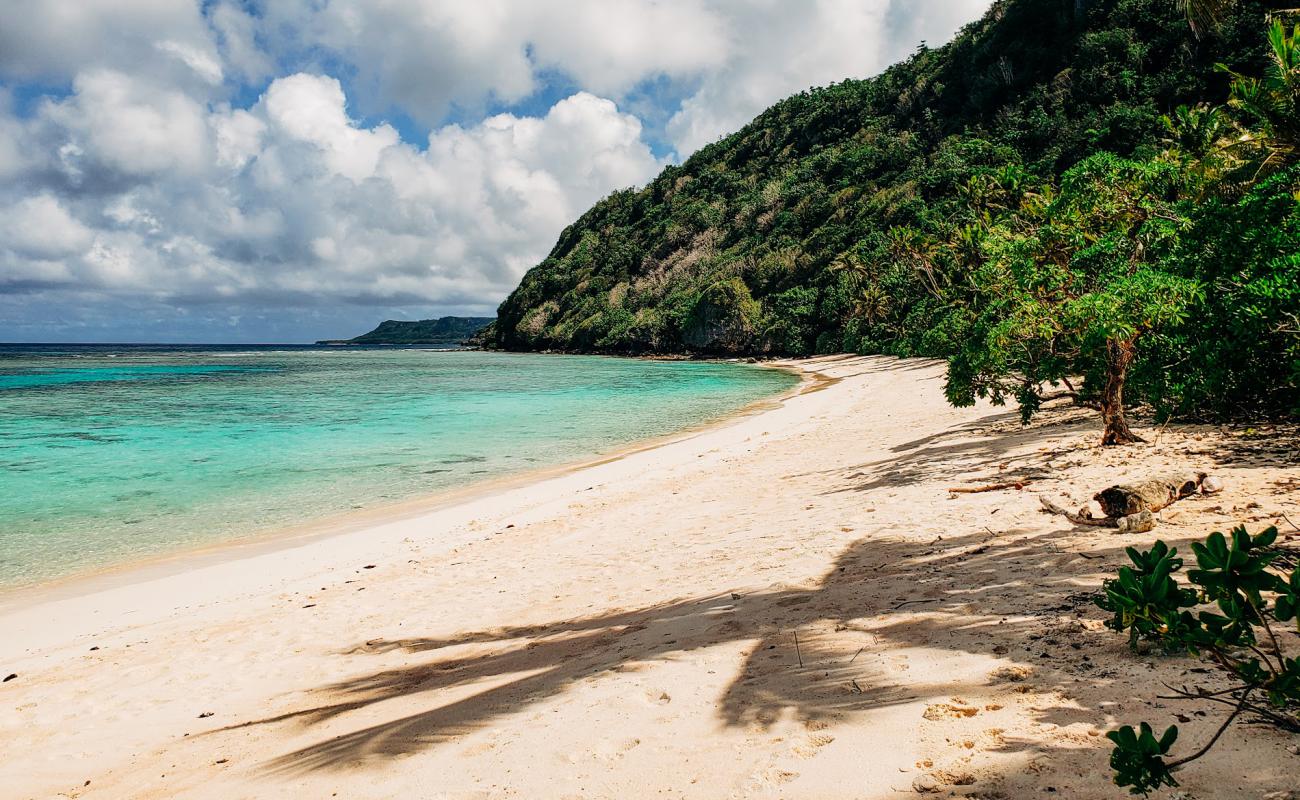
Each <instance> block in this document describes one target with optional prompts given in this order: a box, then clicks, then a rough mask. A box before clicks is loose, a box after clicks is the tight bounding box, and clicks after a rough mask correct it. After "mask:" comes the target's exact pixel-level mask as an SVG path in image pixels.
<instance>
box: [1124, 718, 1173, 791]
mask: <svg viewBox="0 0 1300 800" xmlns="http://www.w3.org/2000/svg"><path fill="white" fill-rule="evenodd" d="M1106 738H1107V739H1110V740H1111V741H1112V742H1114V743H1115V749H1114V750H1112V751H1111V754H1110V768H1111V769H1113V770H1115V783H1117V784H1119V785H1120V786H1129V787H1132V789H1133V791H1134V792H1135V793H1142V794H1146V793H1148V792H1151V791H1153V790H1155V789H1159V788H1160V787H1161V786H1177V785H1178V781H1176V780H1174V776H1173V774H1172V773H1171V772H1170V765H1169V764H1168V763H1166V762H1165V757H1166V756H1168V755H1169V748H1171V747H1173V746H1174V742H1176V741H1178V726H1177V725H1170V726H1169V727H1168V728H1166V729H1165V732H1164V734H1162V735H1161V736H1160V738H1159V739H1157V738H1156V735H1155V732H1154V731H1153V730H1152V729H1151V726H1150V725H1148V724H1147V723H1145V722H1143V723H1141V732H1140V733H1139V732H1138V731H1135V730H1133V726H1131V725H1125V726H1124V727H1122V728H1120V729H1119V730H1114V731H1111V732H1109V733H1107V734H1106Z"/></svg>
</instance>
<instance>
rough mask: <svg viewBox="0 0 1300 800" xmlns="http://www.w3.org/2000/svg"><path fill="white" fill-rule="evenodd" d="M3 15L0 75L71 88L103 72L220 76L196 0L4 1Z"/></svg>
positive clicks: (182, 79)
mask: <svg viewBox="0 0 1300 800" xmlns="http://www.w3.org/2000/svg"><path fill="white" fill-rule="evenodd" d="M2 13H3V19H4V23H3V24H2V25H0V75H6V76H9V77H12V78H19V79H23V78H30V79H37V80H40V81H44V82H50V81H67V80H70V79H71V78H72V77H73V76H74V75H76V74H78V73H80V72H83V71H85V70H87V69H90V68H94V67H103V68H109V69H119V70H123V71H127V72H133V73H138V74H142V75H151V76H152V77H154V78H155V79H157V80H160V81H161V80H172V79H174V80H176V81H177V82H179V83H181V84H188V83H195V82H196V81H195V79H197V83H201V84H210V83H211V82H212V78H213V77H214V75H218V74H219V72H220V61H219V59H218V57H217V51H216V47H215V46H214V44H213V41H212V34H211V30H210V29H209V28H208V26H207V24H206V23H205V22H204V20H203V15H202V12H201V10H200V8H199V4H198V3H197V2H195V0H6V1H5V3H4V9H3V12H2ZM218 80H220V78H219V77H218Z"/></svg>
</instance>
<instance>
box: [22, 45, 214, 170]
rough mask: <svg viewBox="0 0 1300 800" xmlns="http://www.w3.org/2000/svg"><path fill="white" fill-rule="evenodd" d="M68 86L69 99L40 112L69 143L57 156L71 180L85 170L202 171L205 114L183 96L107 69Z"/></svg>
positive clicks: (206, 146) (205, 153)
mask: <svg viewBox="0 0 1300 800" xmlns="http://www.w3.org/2000/svg"><path fill="white" fill-rule="evenodd" d="M72 86H73V94H72V95H71V96H70V97H68V98H67V99H66V100H63V101H61V102H57V103H50V104H48V105H47V106H46V108H45V110H44V112H43V118H44V120H45V121H47V122H49V123H51V125H52V127H53V129H54V130H55V131H56V132H57V134H58V135H62V136H63V137H66V142H67V145H70V146H65V147H64V148H63V149H62V150H61V153H60V155H61V157H62V161H63V163H64V165H65V169H66V171H67V173H68V174H69V175H70V176H75V177H78V178H79V176H80V175H81V174H82V173H83V172H84V170H85V169H86V168H87V166H90V167H92V168H101V169H104V170H108V171H111V172H116V173H120V174H123V175H128V176H145V175H149V174H157V173H161V172H179V173H182V174H186V175H193V174H195V173H197V172H200V171H202V170H203V169H204V167H205V165H206V162H207V160H208V157H209V156H208V151H209V141H208V127H207V122H206V119H205V115H206V111H205V109H204V107H203V106H202V105H201V104H200V103H198V102H196V101H195V100H194V99H192V98H191V97H189V96H188V95H187V94H185V93H183V92H181V91H178V90H175V89H168V88H162V87H159V86H157V85H155V84H153V83H152V82H150V81H148V80H140V79H138V78H135V77H132V76H128V75H126V74H124V73H120V72H114V71H111V70H106V69H96V70H92V71H90V72H85V73H82V74H80V75H78V76H77V77H76V78H75V79H74V80H73V84H72ZM86 162H93V163H91V164H89V165H88V164H87V163H86Z"/></svg>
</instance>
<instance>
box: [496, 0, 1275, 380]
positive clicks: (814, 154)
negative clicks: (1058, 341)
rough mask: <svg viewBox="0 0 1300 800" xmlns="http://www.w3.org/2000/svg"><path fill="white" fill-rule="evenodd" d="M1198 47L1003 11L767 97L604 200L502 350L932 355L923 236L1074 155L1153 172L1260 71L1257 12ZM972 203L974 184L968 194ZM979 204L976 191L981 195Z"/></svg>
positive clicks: (1075, 9)
mask: <svg viewBox="0 0 1300 800" xmlns="http://www.w3.org/2000/svg"><path fill="white" fill-rule="evenodd" d="M1223 5H1226V6H1229V10H1227V11H1226V12H1225V16H1224V18H1223V19H1222V20H1221V21H1220V22H1221V24H1219V25H1218V26H1217V27H1213V29H1211V28H1210V26H1203V27H1204V28H1205V29H1204V30H1203V31H1202V35H1201V36H1199V37H1198V36H1197V35H1196V34H1195V33H1193V31H1192V28H1191V26H1189V24H1188V20H1187V18H1186V17H1185V16H1184V13H1183V10H1182V8H1181V7H1180V4H1178V3H1177V2H1176V0H1000V2H997V3H995V5H994V6H993V8H992V9H991V10H990V11H989V12H988V14H987V15H986V16H985V17H984V18H983V19H982V20H980V21H979V22H976V23H974V24H972V25H970V26H968V27H967V28H966V29H965V30H964V31H962V32H961V34H960V35H959V36H958V37H957V38H956V39H955V40H954V41H953V42H951V43H949V44H947V45H946V46H943V47H941V48H937V49H925V48H922V49H920V50H919V51H918V52H917V53H915V54H914V55H913V56H912V57H911V58H910V59H909V60H907V61H906V62H904V63H901V64H898V65H896V66H894V67H892V68H890V69H888V70H887V71H885V72H884V73H883V74H881V75H880V76H878V77H876V78H872V79H869V80H846V81H844V82H843V83H839V84H836V85H833V86H829V87H826V88H821V89H814V90H811V91H808V92H804V93H802V94H799V95H796V96H794V97H791V98H788V99H786V100H783V101H781V102H780V103H777V104H776V105H774V106H773V107H771V108H770V109H768V110H767V111H765V112H764V113H763V114H761V115H760V116H759V117H758V118H757V119H755V120H754V121H753V122H751V123H750V124H749V125H747V126H746V127H745V128H744V129H742V130H740V131H739V132H737V133H735V134H733V135H731V136H728V137H726V138H725V139H723V140H721V141H719V142H716V143H714V144H712V145H710V146H708V147H705V148H703V149H702V150H700V151H699V152H697V153H696V154H694V155H693V156H692V157H691V158H689V159H688V160H687V161H686V162H685V163H684V164H682V165H680V166H672V167H669V168H667V169H665V170H664V171H663V172H662V173H661V174H660V175H659V176H658V177H657V178H656V179H655V180H654V181H653V182H651V183H650V184H649V185H648V186H647V187H645V188H644V189H641V190H639V191H632V190H629V191H622V192H618V193H615V194H613V195H611V196H610V197H608V198H606V199H605V200H602V201H601V202H599V203H598V204H597V205H596V206H594V207H593V208H591V209H590V210H589V211H588V212H587V213H585V214H584V215H583V216H582V217H581V218H580V219H579V220H578V221H577V222H575V223H574V224H573V225H571V226H570V227H569V228H568V229H567V230H565V231H564V233H563V234H562V235H561V236H560V239H559V241H558V242H557V243H556V245H555V247H554V249H553V250H552V251H551V253H550V254H549V255H548V256H547V257H546V259H545V260H544V261H543V262H542V263H541V264H539V265H538V266H536V267H535V268H534V269H532V270H531V271H530V272H529V273H528V274H527V275H526V276H525V277H524V279H523V281H522V283H521V284H520V286H519V287H518V288H517V289H516V290H515V291H514V293H512V294H511V295H510V297H509V298H508V299H507V300H506V301H505V302H504V303H503V304H502V305H501V307H500V309H499V312H498V318H497V322H496V323H495V325H494V326H493V327H492V328H490V329H489V330H488V331H487V336H488V339H489V341H491V342H494V343H495V344H496V346H498V347H502V348H506V349H521V350H539V349H555V350H570V351H596V352H616V353H648V352H659V353H666V352H703V353H768V354H805V353H811V352H829V351H859V352H891V353H898V354H928V355H948V354H949V353H950V352H951V350H952V348H953V342H952V336H953V335H954V333H955V332H954V331H953V330H952V329H951V325H949V324H948V323H947V322H946V319H947V316H946V315H947V312H948V310H950V308H951V306H952V304H953V302H954V300H953V297H952V296H951V293H950V291H949V290H950V288H951V286H952V285H955V284H961V283H962V282H963V280H966V278H965V277H964V275H966V274H967V273H968V272H969V270H968V269H966V268H965V267H963V266H962V265H961V264H960V263H959V259H957V258H956V257H955V256H953V255H952V253H951V252H950V251H951V250H952V248H937V246H936V245H935V244H934V240H935V238H936V237H937V236H939V235H940V233H941V232H943V231H945V230H946V229H947V228H948V227H949V226H950V225H951V222H952V220H954V219H956V218H957V217H959V216H960V215H961V214H962V213H965V211H966V210H967V209H969V208H971V207H972V204H974V205H976V206H977V205H978V204H979V203H980V202H983V201H984V200H987V201H988V202H990V203H994V204H996V199H995V198H994V197H993V195H994V194H996V190H999V187H1001V188H1002V189H1005V188H1006V186H1007V185H1008V183H1010V184H1014V185H1034V184H1043V183H1051V182H1053V181H1055V180H1056V179H1057V178H1058V177H1059V176H1060V175H1061V173H1062V172H1063V171H1064V170H1066V169H1067V168H1069V167H1070V166H1071V165H1073V164H1075V163H1077V162H1079V161H1080V160H1081V159H1084V158H1085V157H1087V156H1089V155H1090V154H1093V153H1096V152H1099V151H1109V152H1111V153H1115V154H1118V155H1121V156H1138V157H1155V156H1156V155H1157V154H1158V153H1159V152H1160V150H1161V149H1162V147H1164V144H1163V143H1162V141H1161V139H1162V136H1163V135H1164V134H1165V133H1166V130H1165V128H1164V127H1163V126H1162V122H1161V120H1160V117H1161V115H1162V114H1168V113H1170V112H1171V111H1172V110H1173V109H1174V108H1175V107H1176V106H1178V105H1179V104H1195V103H1198V102H1202V101H1204V102H1208V103H1212V104H1222V103H1224V102H1225V101H1226V100H1227V96H1228V86H1229V79H1228V76H1227V75H1225V74H1224V73H1222V72H1220V71H1216V69H1215V65H1216V63H1218V62H1223V63H1225V64H1226V65H1228V66H1230V67H1232V68H1233V69H1236V70H1240V71H1247V72H1249V71H1257V70H1259V69H1262V68H1263V65H1264V64H1265V60H1266V59H1265V55H1266V48H1267V43H1266V41H1265V39H1264V33H1265V29H1266V24H1267V23H1266V16H1267V13H1266V12H1267V9H1268V8H1269V7H1271V6H1269V5H1268V4H1262V3H1258V2H1242V3H1238V4H1232V3H1224V4H1223ZM981 187H983V188H981ZM985 189H987V190H989V191H988V192H987V193H986V194H988V197H985V198H981V197H978V196H973V193H974V194H975V195H979V194H980V192H981V191H983V190H985Z"/></svg>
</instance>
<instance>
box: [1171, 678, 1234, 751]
mask: <svg viewBox="0 0 1300 800" xmlns="http://www.w3.org/2000/svg"><path fill="white" fill-rule="evenodd" d="M1249 698H1250V689H1247V690H1246V691H1244V692H1242V693H1241V700H1239V701H1238V702H1237V707H1236V708H1235V709H1233V712H1232V713H1231V714H1229V715H1228V718H1227V719H1225V720H1224V721H1223V724H1222V725H1220V726H1219V729H1218V730H1217V731H1215V732H1214V736H1212V737H1210V741H1208V742H1206V743H1205V746H1204V747H1202V748H1201V749H1200V750H1197V751H1196V752H1195V753H1192V754H1191V755H1190V756H1187V757H1186V758H1180V759H1178V760H1177V761H1173V762H1171V763H1170V764H1169V765H1168V766H1169V769H1177V768H1178V767H1181V766H1182V765H1184V764H1186V763H1188V762H1189V761H1195V760H1196V759H1198V758H1200V757H1201V756H1203V755H1205V754H1206V753H1208V752H1210V748H1211V747H1214V743H1215V742H1217V741H1219V737H1220V736H1222V735H1223V732H1224V731H1226V730H1227V729H1228V726H1229V725H1231V724H1232V721H1233V720H1235V719H1236V718H1237V717H1238V716H1239V715H1240V714H1241V712H1242V711H1244V710H1245V708H1246V701H1247V700H1248V699H1249Z"/></svg>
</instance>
